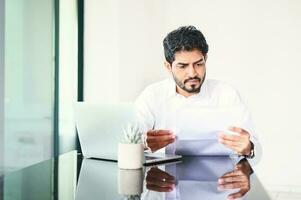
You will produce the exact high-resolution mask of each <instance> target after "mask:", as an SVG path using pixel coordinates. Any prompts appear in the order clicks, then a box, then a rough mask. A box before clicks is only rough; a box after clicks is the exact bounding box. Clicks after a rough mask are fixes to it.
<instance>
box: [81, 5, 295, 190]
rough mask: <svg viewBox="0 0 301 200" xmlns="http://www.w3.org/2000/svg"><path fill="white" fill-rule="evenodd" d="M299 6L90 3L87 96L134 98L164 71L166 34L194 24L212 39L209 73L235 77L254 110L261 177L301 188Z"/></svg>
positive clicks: (227, 78) (95, 98) (271, 183)
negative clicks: (258, 140)
mask: <svg viewBox="0 0 301 200" xmlns="http://www.w3.org/2000/svg"><path fill="white" fill-rule="evenodd" d="M300 11H301V1H298V0H290V1H287V0H277V1H275V0H274V1H272V0H261V1H259V0H254V1H247V0H228V1H218V0H211V1H200V0H190V1H181V0H165V1H162V0H161V1H159V0H156V1H139V0H130V1H126V2H125V1H122V0H120V1H118V0H114V1H110V0H106V1H101V2H100V1H97V0H90V1H86V9H85V17H86V21H85V43H86V44H85V79H86V80H85V81H86V82H85V97H86V100H87V101H96V102H99V101H103V100H134V99H135V97H136V96H137V94H138V93H139V92H140V91H141V90H142V88H144V87H145V85H147V84H149V83H151V82H154V81H156V80H160V79H161V78H163V77H165V76H166V73H165V72H164V70H163V48H162V40H163V38H164V36H165V35H166V34H167V33H168V32H169V31H171V30H173V29H175V28H177V27H179V26H180V25H190V24H191V25H195V26H196V27H197V28H199V29H201V30H202V32H203V33H204V34H205V36H206V38H207V41H208V43H209V60H208V63H207V70H208V73H207V74H208V77H209V78H215V79H221V80H225V81H227V82H230V83H232V84H233V85H234V86H235V87H236V88H237V89H238V90H239V91H240V92H241V94H242V96H243V98H244V99H245V101H246V102H247V104H248V105H249V107H250V110H251V111H252V113H253V118H254V121H255V124H256V127H257V130H258V133H259V134H260V139H261V142H262V145H263V148H264V155H263V159H262V161H261V162H260V163H259V165H258V166H257V167H256V172H257V174H258V176H259V177H260V178H261V180H262V181H263V183H264V184H266V185H267V186H269V187H271V188H272V187H273V186H277V185H287V186H288V188H294V189H298V190H299V191H301V189H300V187H299V188H298V187H296V186H297V185H299V186H301V179H299V178H298V177H301V172H300V170H299V169H298V165H299V164H300V163H301V162H300V155H299V151H298V150H299V148H298V147H299V143H300V141H301V128H300V127H299V126H298V122H299V119H300V117H299V113H301V106H300V105H299V102H301V95H300V92H298V91H297V90H298V85H301V79H299V77H298V76H299V74H300V73H301V70H300V66H301V60H300V53H301V40H300V38H299V37H300V35H301V12H300ZM108 22H109V23H108Z"/></svg>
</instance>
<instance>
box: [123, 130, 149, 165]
mask: <svg viewBox="0 0 301 200" xmlns="http://www.w3.org/2000/svg"><path fill="white" fill-rule="evenodd" d="M123 133H124V141H123V142H120V143H119V144H118V167H119V168H120V169H140V168H142V165H143V162H144V146H143V142H142V133H141V131H140V130H139V126H138V125H137V124H128V125H127V127H126V128H125V129H124V130H123Z"/></svg>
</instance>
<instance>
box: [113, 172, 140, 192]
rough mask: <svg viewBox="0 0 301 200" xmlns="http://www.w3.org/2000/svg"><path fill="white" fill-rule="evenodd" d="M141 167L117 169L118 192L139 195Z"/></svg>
mask: <svg viewBox="0 0 301 200" xmlns="http://www.w3.org/2000/svg"><path fill="white" fill-rule="evenodd" d="M142 184H143V171H142V169H119V170H118V193H119V194H121V195H140V194H141V193H142V190H143V185H142Z"/></svg>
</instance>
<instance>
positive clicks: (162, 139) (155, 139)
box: [146, 135, 175, 142]
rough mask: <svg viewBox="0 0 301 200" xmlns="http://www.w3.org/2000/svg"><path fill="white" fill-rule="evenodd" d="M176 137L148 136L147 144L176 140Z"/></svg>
mask: <svg viewBox="0 0 301 200" xmlns="http://www.w3.org/2000/svg"><path fill="white" fill-rule="evenodd" d="M174 139H175V135H157V136H147V138H146V141H147V142H165V141H169V140H174Z"/></svg>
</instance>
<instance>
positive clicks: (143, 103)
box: [135, 88, 155, 134]
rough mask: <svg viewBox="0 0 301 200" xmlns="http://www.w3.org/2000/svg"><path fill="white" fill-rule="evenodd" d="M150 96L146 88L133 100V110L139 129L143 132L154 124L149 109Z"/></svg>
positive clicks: (152, 115)
mask: <svg viewBox="0 0 301 200" xmlns="http://www.w3.org/2000/svg"><path fill="white" fill-rule="evenodd" d="M151 102H152V96H151V92H150V91H149V90H148V89H147V88H146V89H145V90H144V91H143V92H142V93H141V94H140V95H139V96H138V98H137V99H136V101H135V112H136V118H137V122H138V124H139V127H140V130H141V131H142V132H143V133H144V134H145V133H146V132H147V131H149V130H151V129H153V127H154V125H155V117H154V114H153V111H152V109H151V107H152V106H151Z"/></svg>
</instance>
